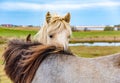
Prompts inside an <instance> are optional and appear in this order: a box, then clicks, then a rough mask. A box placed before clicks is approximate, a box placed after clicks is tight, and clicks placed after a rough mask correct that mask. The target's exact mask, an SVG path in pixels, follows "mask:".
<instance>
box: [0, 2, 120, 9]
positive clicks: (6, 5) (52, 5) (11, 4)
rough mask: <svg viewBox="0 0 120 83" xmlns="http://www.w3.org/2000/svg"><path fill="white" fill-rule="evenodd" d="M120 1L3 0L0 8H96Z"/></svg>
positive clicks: (116, 5) (115, 4)
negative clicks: (50, 0) (44, 1)
mask: <svg viewBox="0 0 120 83" xmlns="http://www.w3.org/2000/svg"><path fill="white" fill-rule="evenodd" d="M119 6H120V2H111V1H106V2H96V3H83V4H81V3H73V4H72V3H70V4H66V3H65V4H64V3H60V4H59V3H56V4H55V3H50V4H37V3H25V2H3V3H0V9H3V10H29V11H40V10H77V9H85V8H96V7H103V8H106V7H108V8H109V7H119Z"/></svg>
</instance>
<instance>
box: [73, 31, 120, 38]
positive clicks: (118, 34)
mask: <svg viewBox="0 0 120 83" xmlns="http://www.w3.org/2000/svg"><path fill="white" fill-rule="evenodd" d="M88 37H95V38H96V37H120V31H86V32H84V31H81V32H73V36H72V38H88Z"/></svg>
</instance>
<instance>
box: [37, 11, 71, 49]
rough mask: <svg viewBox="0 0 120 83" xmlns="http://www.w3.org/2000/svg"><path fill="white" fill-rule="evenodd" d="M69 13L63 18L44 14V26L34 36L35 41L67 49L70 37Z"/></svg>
mask: <svg viewBox="0 0 120 83" xmlns="http://www.w3.org/2000/svg"><path fill="white" fill-rule="evenodd" d="M69 22H70V13H67V14H66V15H65V16H64V17H60V16H58V15H51V14H50V13H49V12H48V13H47V14H46V24H45V25H44V26H43V27H42V28H41V29H40V31H39V32H38V33H37V34H36V36H35V40H37V41H39V42H41V43H43V44H49V45H55V46H56V47H61V48H63V49H64V50H67V49H68V43H69V38H70V36H71V33H72V31H71V28H70V24H69Z"/></svg>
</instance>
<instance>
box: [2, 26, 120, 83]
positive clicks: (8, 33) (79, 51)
mask: <svg viewBox="0 0 120 83" xmlns="http://www.w3.org/2000/svg"><path fill="white" fill-rule="evenodd" d="M38 30H39V29H34V28H0V41H1V42H3V40H2V39H4V38H6V39H8V38H25V37H26V36H27V35H28V34H32V36H34V35H35V34H36V32H37V31H38ZM114 36H116V37H119V36H120V31H89V32H82V31H81V32H73V36H72V38H76V39H79V38H88V37H95V38H96V37H114ZM5 45H6V43H4V44H0V83H11V82H10V80H9V79H8V78H7V76H6V75H5V73H4V71H3V68H4V65H2V64H3V59H2V56H1V55H2V53H3V51H4V48H5ZM70 48H71V50H72V52H73V53H74V54H76V55H78V56H81V57H91V58H92V57H98V56H105V55H109V54H114V53H118V52H120V50H119V49H120V47H119V46H104V47H98V46H93V47H87V46H77V47H74V46H73V47H70Z"/></svg>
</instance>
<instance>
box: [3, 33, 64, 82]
mask: <svg viewBox="0 0 120 83" xmlns="http://www.w3.org/2000/svg"><path fill="white" fill-rule="evenodd" d="M52 53H53V54H57V53H62V54H66V53H65V52H64V51H62V50H60V48H56V47H55V46H49V45H48V46H46V45H43V44H41V43H38V42H32V41H31V39H30V34H29V35H28V37H27V38H26V41H23V40H16V39H15V40H12V41H10V42H9V43H8V47H7V49H6V51H5V53H4V54H3V56H4V59H5V62H6V63H5V72H6V74H7V75H8V77H9V78H10V79H11V80H12V81H13V82H14V83H31V81H32V80H33V77H34V75H35V72H36V70H37V69H38V67H39V66H40V63H41V62H42V61H43V60H44V59H45V58H46V57H47V56H49V55H50V54H52Z"/></svg>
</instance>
